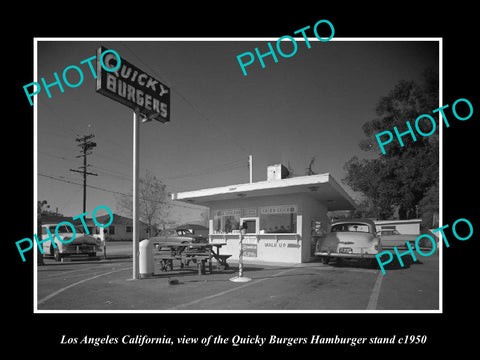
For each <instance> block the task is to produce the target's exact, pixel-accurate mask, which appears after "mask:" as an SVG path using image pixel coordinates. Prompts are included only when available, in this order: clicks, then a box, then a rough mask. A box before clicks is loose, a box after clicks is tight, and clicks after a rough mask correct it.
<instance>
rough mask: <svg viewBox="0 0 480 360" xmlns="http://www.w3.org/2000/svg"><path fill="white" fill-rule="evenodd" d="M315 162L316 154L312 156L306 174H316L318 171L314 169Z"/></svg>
mask: <svg viewBox="0 0 480 360" xmlns="http://www.w3.org/2000/svg"><path fill="white" fill-rule="evenodd" d="M314 162H315V156H312V158H311V160H310V163H309V164H308V167H307V168H306V169H305V175H315V174H316V172H315V171H313V169H312V166H313V163H314Z"/></svg>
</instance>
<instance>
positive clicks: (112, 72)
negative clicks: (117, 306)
mask: <svg viewBox="0 0 480 360" xmlns="http://www.w3.org/2000/svg"><path fill="white" fill-rule="evenodd" d="M89 64H90V63H89ZM96 91H97V92H98V93H100V94H102V95H105V96H107V97H109V98H110V99H112V100H115V101H118V102H119V103H121V104H123V105H125V106H127V107H129V108H130V109H132V110H133V201H132V207H133V209H132V213H133V219H132V222H133V239H132V240H133V241H132V243H133V244H132V252H133V279H134V280H136V279H138V278H139V269H140V267H141V266H140V260H141V259H140V257H139V242H140V211H139V209H140V206H139V205H140V204H139V196H138V193H139V186H138V185H139V180H138V179H139V169H140V156H139V155H140V123H141V122H147V121H152V120H157V121H159V122H162V123H165V122H169V121H170V88H169V87H168V86H166V85H164V84H162V83H161V82H160V81H159V80H157V79H155V78H153V77H152V76H150V75H149V74H147V73H146V72H144V71H143V70H141V69H139V68H137V67H136V66H135V65H132V64H130V63H129V62H128V61H126V60H124V59H122V58H121V57H120V55H119V54H118V53H117V52H116V51H114V50H108V49H106V48H104V47H101V48H99V49H98V50H97V85H96Z"/></svg>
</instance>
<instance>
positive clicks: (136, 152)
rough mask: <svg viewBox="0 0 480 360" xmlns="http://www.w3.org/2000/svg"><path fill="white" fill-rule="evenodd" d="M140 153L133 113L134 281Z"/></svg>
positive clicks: (136, 116) (137, 120)
mask: <svg viewBox="0 0 480 360" xmlns="http://www.w3.org/2000/svg"><path fill="white" fill-rule="evenodd" d="M139 151H140V114H139V113H138V111H134V113H133V204H132V205H133V219H132V220H133V280H136V279H138V273H139V264H138V242H139V234H140V231H139V230H140V228H139V221H138V217H139V212H138V209H139V206H138V205H139V204H138V177H139V168H140V166H139V165H140V163H139V159H140V157H139Z"/></svg>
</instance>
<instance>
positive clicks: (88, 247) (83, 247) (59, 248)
mask: <svg viewBox="0 0 480 360" xmlns="http://www.w3.org/2000/svg"><path fill="white" fill-rule="evenodd" d="M57 225H58V224H42V240H43V239H47V238H48V237H49V235H48V234H47V230H46V229H47V228H48V229H49V230H50V233H51V234H52V237H53V239H54V242H55V246H56V248H55V247H53V245H52V242H51V241H45V242H44V243H42V249H43V255H44V256H53V258H54V259H55V260H56V261H60V260H62V258H63V257H67V256H75V255H88V256H90V257H94V256H96V255H97V252H102V247H103V245H102V241H101V240H100V239H98V238H96V237H93V236H91V235H86V234H85V232H84V230H83V227H82V226H76V227H75V238H74V239H73V240H72V241H71V242H68V243H64V242H62V241H60V240H59V239H58V238H57V234H56V233H55V229H56V228H57V227H58V229H57V233H58V236H59V237H60V238H61V239H62V240H63V241H68V240H70V239H71V238H72V236H73V231H72V228H71V227H69V226H66V225H61V226H57Z"/></svg>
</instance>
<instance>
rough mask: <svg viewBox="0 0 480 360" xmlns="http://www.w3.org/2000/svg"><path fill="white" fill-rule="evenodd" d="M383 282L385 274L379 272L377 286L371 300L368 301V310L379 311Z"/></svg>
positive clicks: (374, 287) (374, 286) (373, 290)
mask: <svg viewBox="0 0 480 360" xmlns="http://www.w3.org/2000/svg"><path fill="white" fill-rule="evenodd" d="M382 281H383V273H382V272H381V271H379V272H378V275H377V280H376V281H375V285H373V289H372V293H371V294H370V299H368V304H367V310H376V309H377V302H378V296H379V295H380V289H381V287H382Z"/></svg>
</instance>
